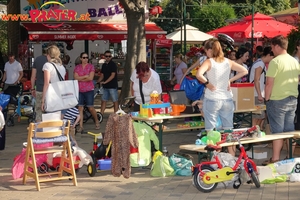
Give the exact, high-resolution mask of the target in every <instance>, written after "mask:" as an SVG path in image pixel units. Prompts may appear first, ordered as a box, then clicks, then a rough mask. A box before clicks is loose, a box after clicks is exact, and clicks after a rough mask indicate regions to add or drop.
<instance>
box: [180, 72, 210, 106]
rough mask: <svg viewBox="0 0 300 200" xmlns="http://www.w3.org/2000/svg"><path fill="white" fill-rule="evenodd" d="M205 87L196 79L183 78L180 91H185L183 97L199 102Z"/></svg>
mask: <svg viewBox="0 0 300 200" xmlns="http://www.w3.org/2000/svg"><path fill="white" fill-rule="evenodd" d="M204 88H205V85H204V84H202V83H200V82H199V81H198V80H197V79H188V78H186V77H185V78H184V79H183V80H182V83H181V85H180V90H184V91H185V95H186V97H187V98H188V99H190V100H192V101H195V100H199V99H200V97H201V96H202V94H203V91H204Z"/></svg>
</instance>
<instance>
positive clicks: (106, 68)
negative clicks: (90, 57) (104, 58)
mask: <svg viewBox="0 0 300 200" xmlns="http://www.w3.org/2000/svg"><path fill="white" fill-rule="evenodd" d="M113 72H115V73H116V75H115V77H114V78H113V79H112V80H111V81H109V82H108V83H106V84H103V88H118V73H117V65H116V63H114V62H113V61H112V60H111V61H109V63H104V64H103V65H102V69H101V73H103V80H102V81H104V82H105V81H106V80H107V79H108V78H109V77H110V75H111V74H112V73H113Z"/></svg>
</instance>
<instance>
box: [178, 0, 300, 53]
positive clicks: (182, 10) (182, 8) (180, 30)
mask: <svg viewBox="0 0 300 200" xmlns="http://www.w3.org/2000/svg"><path fill="white" fill-rule="evenodd" d="M299 1H300V0H299ZM182 21H183V0H181V20H180V46H181V48H180V49H181V51H180V52H181V54H182V24H183V23H182Z"/></svg>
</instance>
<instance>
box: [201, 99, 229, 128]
mask: <svg viewBox="0 0 300 200" xmlns="http://www.w3.org/2000/svg"><path fill="white" fill-rule="evenodd" d="M233 112H234V104H233V100H232V99H221V100H217V99H214V100H211V99H207V98H204V100H203V113H204V121H205V130H206V131H210V130H213V129H214V128H216V126H217V118H218V116H219V117H220V119H221V121H222V128H223V129H224V130H226V129H232V128H233Z"/></svg>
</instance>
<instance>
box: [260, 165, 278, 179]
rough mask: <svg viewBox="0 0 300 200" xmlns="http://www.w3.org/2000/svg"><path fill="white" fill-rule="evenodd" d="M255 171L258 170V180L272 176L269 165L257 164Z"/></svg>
mask: <svg viewBox="0 0 300 200" xmlns="http://www.w3.org/2000/svg"><path fill="white" fill-rule="evenodd" d="M257 171H258V179H259V181H260V182H262V181H264V180H266V179H271V178H274V175H273V172H272V169H271V167H269V166H257Z"/></svg>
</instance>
